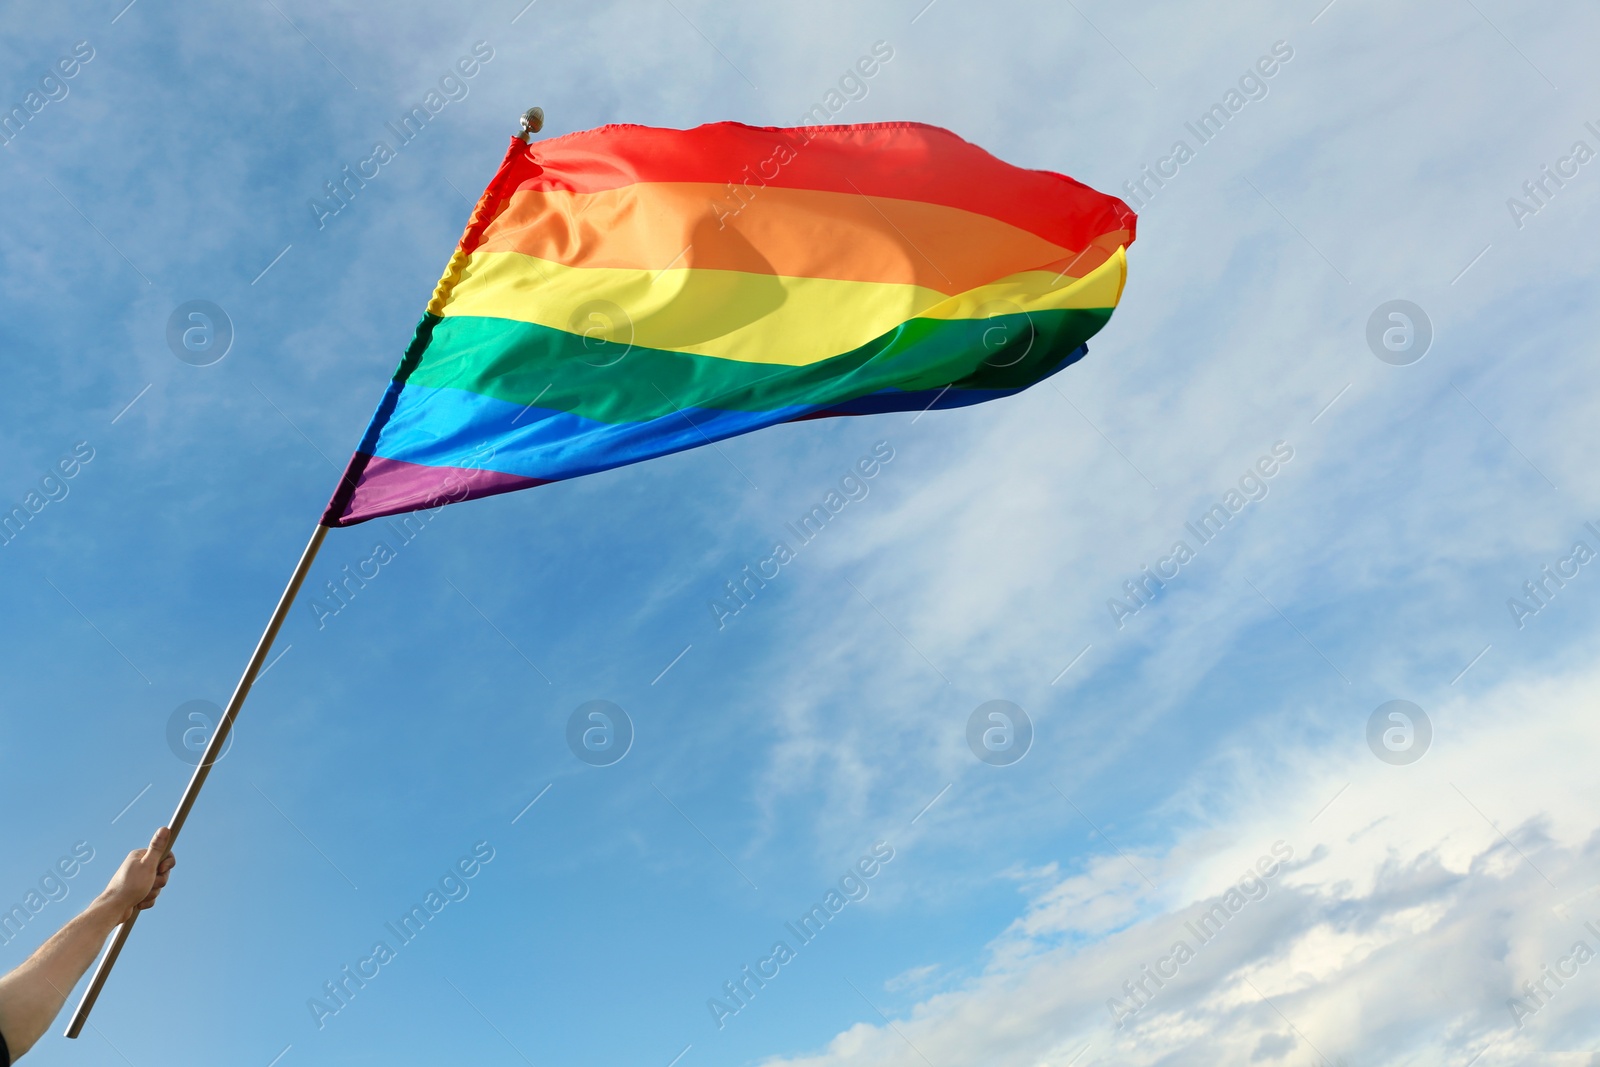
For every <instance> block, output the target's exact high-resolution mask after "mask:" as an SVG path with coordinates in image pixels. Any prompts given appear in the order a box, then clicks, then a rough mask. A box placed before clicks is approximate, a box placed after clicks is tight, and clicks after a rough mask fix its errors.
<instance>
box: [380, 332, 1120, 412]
mask: <svg viewBox="0 0 1600 1067" xmlns="http://www.w3.org/2000/svg"><path fill="white" fill-rule="evenodd" d="M1110 317H1111V309H1110V308H1104V309H1099V308H1097V309H1091V310H1083V309H1070V310H1051V311H1036V312H1033V313H1032V314H1030V315H1002V316H996V317H994V318H991V319H955V320H950V319H911V320H909V321H907V322H905V323H902V324H901V325H900V326H898V327H896V328H895V329H894V330H891V331H890V332H889V333H886V334H884V335H883V336H882V337H879V338H876V339H875V340H873V341H871V342H869V343H867V344H865V345H863V346H861V347H860V348H858V349H856V350H854V351H852V352H846V353H844V354H842V355H838V356H834V357H832V358H830V359H826V360H822V361H821V362H818V363H811V364H807V365H806V366H801V367H791V366H784V365H779V364H769V363H740V362H737V361H735V360H730V359H718V358H715V357H711V356H697V355H692V354H688V353H683V352H670V351H663V350H661V349H650V348H639V347H629V346H627V345H623V344H619V343H616V342H610V341H603V340H600V339H598V338H584V337H581V336H579V335H576V334H571V333H567V332H565V331H563V330H556V329H551V328H550V327H548V326H540V325H537V324H534V323H526V322H515V321H512V320H510V319H495V318H479V317H475V316H451V317H449V318H445V319H443V320H439V321H437V322H436V323H435V324H434V329H433V336H432V339H431V341H430V342H429V343H428V344H427V348H426V350H425V351H424V352H422V353H420V355H421V358H420V359H418V360H415V361H412V360H411V359H409V358H408V359H407V361H406V363H405V364H402V366H401V371H400V374H398V375H397V376H396V377H397V378H398V379H400V380H403V381H407V382H411V383H414V384H416V385H425V386H430V387H432V388H438V389H463V390H466V391H468V392H473V393H478V394H481V395H483V396H489V397H494V398H495V399H497V400H505V401H509V402H511V403H514V404H524V405H530V406H531V405H535V404H536V405H537V406H538V407H540V408H547V409H552V410H559V411H569V412H572V413H573V414H575V415H582V416H583V417H585V418H589V419H594V420H596V421H599V422H608V423H625V422H643V421H645V420H647V419H653V418H659V417H660V416H662V415H666V414H670V413H671V412H673V411H676V410H678V409H680V408H721V409H723V410H726V411H772V410H775V409H778V408H785V407H791V406H794V405H797V404H829V403H838V402H841V401H844V400H849V399H854V398H855V397H859V396H865V395H867V394H869V393H875V392H878V391H879V390H882V389H904V390H915V389H941V388H943V387H944V386H946V385H949V386H951V387H952V388H956V389H1017V388H1021V387H1024V386H1028V385H1031V384H1033V383H1034V382H1036V381H1038V380H1040V379H1041V378H1043V377H1044V376H1045V375H1047V374H1049V373H1050V372H1051V371H1052V370H1054V369H1055V368H1056V367H1057V366H1058V365H1059V364H1060V363H1061V361H1062V360H1063V359H1065V358H1066V357H1067V356H1068V355H1069V354H1070V353H1071V352H1072V351H1073V350H1074V349H1076V348H1077V347H1078V346H1079V345H1080V344H1082V343H1083V342H1084V341H1086V340H1088V339H1089V338H1090V337H1092V336H1093V335H1094V334H1095V333H1096V332H1097V331H1099V329H1100V328H1101V327H1102V326H1104V325H1105V323H1106V320H1107V319H1109V318H1110ZM430 318H431V316H430ZM408 356H409V354H408ZM406 364H410V374H409V375H407V374H406V373H405V371H406V370H407V366H406Z"/></svg>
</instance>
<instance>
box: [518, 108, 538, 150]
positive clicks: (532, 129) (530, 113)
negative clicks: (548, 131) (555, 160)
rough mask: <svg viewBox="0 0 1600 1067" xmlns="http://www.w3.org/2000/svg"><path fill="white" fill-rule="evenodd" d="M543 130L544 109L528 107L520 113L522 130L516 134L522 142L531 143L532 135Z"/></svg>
mask: <svg viewBox="0 0 1600 1067" xmlns="http://www.w3.org/2000/svg"><path fill="white" fill-rule="evenodd" d="M542 129H544V108H542V107H530V108H529V109H528V110H526V111H524V112H523V113H522V130H521V132H520V133H518V134H517V136H518V137H521V138H522V139H523V141H524V142H532V140H533V135H534V134H536V133H538V132H539V131H540V130H542Z"/></svg>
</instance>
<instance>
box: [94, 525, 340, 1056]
mask: <svg viewBox="0 0 1600 1067" xmlns="http://www.w3.org/2000/svg"><path fill="white" fill-rule="evenodd" d="M327 534H328V527H326V526H323V525H322V524H321V523H318V524H317V527H316V529H314V530H313V531H312V532H311V540H310V541H308V542H306V547H305V551H303V552H301V553H300V562H299V563H296V564H295V567H294V573H293V574H291V575H290V576H289V584H288V585H287V586H285V587H284V590H283V595H282V596H280V597H279V598H278V606H277V607H275V608H273V609H272V617H271V618H270V619H268V620H267V628H266V630H265V631H263V632H262V634H261V640H259V641H257V642H256V650H255V651H254V652H253V653H251V655H250V662H249V663H247V664H246V665H245V668H244V675H243V676H242V677H241V678H240V679H239V684H238V685H237V686H236V687H235V688H234V690H233V696H232V697H230V698H229V699H228V706H227V707H226V708H225V709H223V712H222V719H221V721H219V722H218V723H217V728H216V730H215V731H213V732H212V734H211V740H210V741H208V742H207V743H206V748H205V752H203V753H202V754H201V756H200V765H199V766H197V767H196V768H195V769H194V774H193V775H192V776H190V778H189V785H188V786H187V787H186V788H185V789H184V791H183V797H182V799H180V800H179V801H178V810H177V811H176V812H174V813H173V816H172V821H171V822H170V823H168V826H170V827H171V829H172V835H171V836H170V837H169V838H168V840H167V850H168V851H171V849H172V846H173V844H174V843H175V842H176V841H177V840H178V831H180V830H182V829H183V823H184V820H186V819H187V818H188V817H189V811H190V809H191V808H193V807H194V802H195V798H196V797H198V796H199V795H200V787H201V786H203V785H205V784H206V775H208V774H210V773H211V765H212V764H213V763H214V762H215V761H216V760H217V758H218V757H219V756H220V755H221V754H222V747H223V745H225V744H227V741H228V734H229V733H230V732H231V731H232V729H233V720H234V719H236V718H238V717H239V709H240V708H242V707H243V706H244V701H245V698H246V697H248V696H249V695H250V687H251V686H253V685H254V684H255V681H256V678H257V676H259V675H260V673H261V665H262V663H263V662H265V661H266V658H267V653H268V652H270V651H272V642H273V640H274V639H275V638H276V637H277V636H278V630H279V629H280V628H281V627H282V626H283V620H284V619H285V618H286V617H287V616H288V614H289V608H290V607H291V606H292V605H293V604H294V598H295V594H297V593H299V592H300V585H301V583H302V582H304V581H305V578H306V574H307V573H309V572H310V570H311V563H312V561H313V560H315V559H316V558H317V550H318V549H319V548H321V547H322V539H323V538H324V537H326V536H327ZM138 918H139V913H138V912H137V911H136V912H134V913H133V914H132V915H131V916H130V917H129V918H128V921H127V922H125V923H123V924H121V925H120V926H118V927H117V931H116V933H115V934H114V935H113V936H112V938H111V947H110V948H108V949H106V952H105V955H103V956H101V957H100V964H99V966H97V967H96V968H95V970H94V977H93V978H91V979H90V980H89V987H88V988H87V989H85V990H84V991H83V999H81V1000H79V1001H78V1007H77V1009H76V1010H75V1011H74V1012H73V1013H72V1021H71V1022H70V1023H68V1024H67V1030H66V1035H67V1036H68V1037H77V1036H78V1034H79V1033H81V1032H82V1031H83V1024H84V1023H86V1022H88V1021H89V1012H90V1011H92V1010H93V1009H94V1002H95V1000H96V998H98V997H99V996H100V990H101V988H102V987H103V986H104V985H105V984H106V978H107V977H108V976H110V974H111V968H112V967H113V966H114V965H115V964H116V962H117V956H118V955H119V954H120V953H121V952H122V946H123V945H125V944H127V941H128V935H129V934H131V933H132V932H133V924H134V921H135V920H136V919H138Z"/></svg>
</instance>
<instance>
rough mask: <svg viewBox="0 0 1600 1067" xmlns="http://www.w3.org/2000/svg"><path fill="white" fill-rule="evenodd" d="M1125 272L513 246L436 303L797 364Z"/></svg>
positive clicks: (1072, 295) (1073, 304) (449, 312)
mask: <svg viewBox="0 0 1600 1067" xmlns="http://www.w3.org/2000/svg"><path fill="white" fill-rule="evenodd" d="M1126 276H1127V257H1126V255H1125V253H1124V251H1123V249H1121V248H1118V249H1117V251H1116V253H1115V254H1114V255H1112V256H1111V258H1110V259H1107V260H1106V261H1105V262H1104V263H1102V264H1101V265H1100V266H1099V267H1097V268H1095V269H1094V270H1093V271H1091V272H1089V274H1088V275H1086V276H1084V277H1082V278H1077V279H1074V278H1070V277H1064V276H1062V275H1060V274H1058V273H1056V272H1055V271H1023V272H1021V273H1018V274H1013V275H1010V276H1009V277H1006V278H1002V279H1000V280H999V281H996V282H992V283H990V284H989V285H982V286H979V287H977V288H975V289H969V290H968V291H966V292H964V293H960V294H958V295H956V296H946V295H945V294H944V293H941V292H938V291H937V290H934V289H926V288H923V287H922V286H918V285H903V284H896V283H891V282H856V281H838V280H835V279H831V278H788V277H782V276H779V275H772V274H747V273H744V272H742V271H725V270H706V269H705V268H695V269H684V268H668V269H667V270H663V271H648V270H631V269H624V268H614V267H568V266H563V265H562V264H559V263H552V262H550V261H549V260H543V259H535V258H534V257H532V256H524V255H521V254H520V253H516V252H476V253H474V254H472V255H471V256H468V257H467V262H466V264H465V265H464V268H463V269H462V271H461V273H460V277H459V280H458V281H457V282H456V284H455V286H454V288H453V289H452V290H451V292H450V294H449V296H448V298H447V299H446V300H445V301H444V303H443V306H442V308H441V309H440V310H439V312H438V313H440V314H443V315H445V316H447V317H448V316H453V315H476V316H482V317H486V318H498V319H512V320H515V321H518V322H531V323H537V324H538V325H541V326H549V327H552V328H554V329H557V330H566V331H568V332H569V333H576V334H586V335H588V336H592V337H600V338H604V339H606V340H610V341H621V342H624V343H632V344H636V345H640V346H642V347H645V348H658V349H667V350H669V351H676V352H688V353H692V354H694V355H700V356H715V357H717V358H719V359H732V360H738V361H740V362H743V363H769V364H782V365H786V366H805V365H807V364H810V363H816V362H818V361H819V360H824V359H828V358H829V357H831V356H836V355H838V354H839V353H840V352H848V351H850V350H851V349H854V348H857V347H859V346H861V345H863V344H866V343H867V342H868V341H870V340H872V339H873V338H874V337H878V336H881V335H882V334H885V333H887V332H889V331H890V330H892V329H894V327H896V326H898V325H899V324H900V323H902V322H904V321H906V320H907V319H911V318H918V317H921V318H935V319H982V318H992V317H993V316H996V315H1007V314H1017V313H1019V312H1028V311H1044V310H1050V309H1059V308H1111V307H1115V306H1116V304H1117V299H1118V297H1120V296H1121V294H1122V285H1123V281H1124V279H1125V278H1126ZM430 309H431V308H430Z"/></svg>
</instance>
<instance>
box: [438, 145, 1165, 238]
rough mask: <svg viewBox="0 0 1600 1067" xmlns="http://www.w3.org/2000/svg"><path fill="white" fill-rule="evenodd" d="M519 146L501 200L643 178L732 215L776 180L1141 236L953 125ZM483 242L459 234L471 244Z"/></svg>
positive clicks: (1101, 233)
mask: <svg viewBox="0 0 1600 1067" xmlns="http://www.w3.org/2000/svg"><path fill="white" fill-rule="evenodd" d="M520 146H521V142H518V141H516V140H513V144H512V147H513V151H512V152H511V153H510V154H508V155H507V157H506V160H505V163H504V164H503V165H502V167H501V170H500V173H499V174H497V175H495V180H494V181H493V182H491V183H490V189H491V190H494V191H495V192H497V193H498V194H499V195H501V196H508V195H509V194H510V192H511V190H513V189H538V190H566V191H569V192H578V193H592V192H599V191H602V190H606V189H616V188H620V187H622V186H625V185H631V184H634V183H636V182H709V183H712V184H715V185H728V186H729V188H728V192H727V198H726V209H727V210H730V211H731V210H736V209H737V208H738V206H739V204H740V203H741V198H742V199H743V200H745V201H748V200H750V199H751V198H753V197H759V196H760V195H761V187H762V186H763V185H772V186H778V187H782V188H788V189H815V190H821V191H827V192H837V193H860V194H862V195H864V196H866V197H869V198H870V197H889V198H894V199H900V200H919V201H922V202H924V203H929V204H941V205H944V206H946V207H953V208H960V209H961V210H964V211H971V212H974V213H975V214H979V215H987V216H988V217H990V218H993V219H999V220H1000V221H1002V222H1007V223H1010V224H1011V225H1013V226H1017V227H1019V228H1021V229H1024V230H1027V231H1029V232H1030V233H1034V234H1037V235H1038V236H1040V237H1043V238H1044V239H1045V240H1047V241H1051V242H1054V243H1055V244H1058V245H1060V246H1061V247H1063V248H1070V249H1074V250H1078V249H1084V248H1088V247H1089V246H1090V245H1096V244H1097V245H1099V246H1101V247H1105V248H1106V249H1107V250H1108V251H1109V250H1110V249H1114V248H1115V247H1116V246H1117V245H1127V244H1131V243H1132V242H1133V238H1134V228H1135V216H1134V213H1133V211H1132V210H1130V209H1129V208H1128V206H1127V205H1126V204H1124V203H1123V202H1122V201H1121V200H1118V199H1117V198H1116V197H1114V196H1107V195H1105V194H1104V193H1100V192H1096V191H1095V190H1094V189H1091V188H1089V187H1088V186H1086V185H1084V184H1082V183H1081V182H1077V181H1074V180H1073V179H1071V178H1068V177H1066V176H1065V175H1062V174H1055V173H1052V172H1050V171H1043V170H1024V169H1022V168H1020V167H1013V166H1011V165H1010V164H1009V163H1005V162H1003V161H1001V160H999V159H996V158H995V157H994V156H992V155H990V154H989V153H988V152H986V151H984V150H983V149H981V148H979V147H978V146H977V145H974V144H970V143H968V142H967V141H964V140H962V139H961V138H959V137H957V136H956V135H955V134H953V133H951V132H950V131H949V130H944V129H940V128H939V127H937V126H927V125H924V124H922V123H916V122H875V123H864V124H861V125H855V126H807V127H801V128H797V129H783V128H779V127H771V126H767V127H759V126H746V125H744V124H742V123H737V122H716V123H711V124H709V125H705V126H697V127H695V128H694V129H692V130H664V129H656V128H654V127H650V126H626V125H613V126H601V127H599V128H598V129H593V130H584V131H582V132H579V133H569V134H567V135H565V136H563V137H557V138H553V139H551V140H549V141H540V142H536V143H534V144H532V145H529V146H526V147H525V148H523V150H521V151H517V150H516V149H517V148H518V147H520ZM475 247H476V242H475V241H474V242H473V243H471V244H469V243H467V241H466V240H465V239H463V242H462V248H463V250H465V251H467V252H471V251H472V250H473V249H474V248H475Z"/></svg>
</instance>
